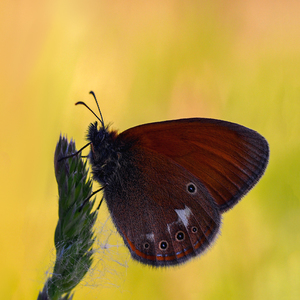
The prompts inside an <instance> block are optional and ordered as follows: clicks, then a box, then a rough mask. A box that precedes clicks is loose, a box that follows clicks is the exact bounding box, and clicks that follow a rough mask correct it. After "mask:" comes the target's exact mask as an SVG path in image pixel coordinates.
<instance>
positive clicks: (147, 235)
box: [145, 233, 154, 242]
mask: <svg viewBox="0 0 300 300" xmlns="http://www.w3.org/2000/svg"><path fill="white" fill-rule="evenodd" d="M145 236H146V239H147V240H148V241H152V242H154V233H147V234H145Z"/></svg>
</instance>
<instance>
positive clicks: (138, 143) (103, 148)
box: [76, 92, 269, 267]
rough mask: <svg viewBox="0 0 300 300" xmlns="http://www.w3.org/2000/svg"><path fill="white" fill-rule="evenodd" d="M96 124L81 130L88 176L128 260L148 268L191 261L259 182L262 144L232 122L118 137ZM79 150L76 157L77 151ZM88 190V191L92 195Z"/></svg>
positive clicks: (200, 121)
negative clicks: (84, 132)
mask: <svg viewBox="0 0 300 300" xmlns="http://www.w3.org/2000/svg"><path fill="white" fill-rule="evenodd" d="M90 93H91V94H92V95H93V96H94V99H95V101H96V104H97V106H98V110H99V114H100V116H99V117H98V116H97V115H96V114H95V113H94V112H93V111H92V110H91V109H90V108H89V107H88V106H87V105H86V104H85V103H84V102H77V103H76V104H82V105H85V106H86V107H87V108H88V109H89V110H90V111H91V112H92V113H93V114H94V115H95V116H96V117H97V119H98V121H99V124H98V121H95V122H94V123H91V124H90V126H89V128H88V133H87V140H88V144H87V145H86V146H84V147H83V148H82V149H84V148H85V147H87V146H90V148H91V150H90V153H89V155H88V159H89V161H90V164H91V169H92V176H93V179H94V180H95V181H97V182H98V183H99V184H100V185H101V188H100V189H99V190H97V191H96V192H98V191H100V190H103V197H104V199H105V201H106V204H107V206H108V210H109V212H110V214H111V217H112V220H113V223H114V225H115V226H116V228H117V230H118V232H119V233H120V235H121V236H122V238H123V240H124V243H125V245H126V246H127V247H128V249H129V251H130V253H131V256H132V258H133V259H135V260H137V261H139V262H141V263H144V264H147V265H152V266H155V267H163V266H172V265H178V264H180V263H183V262H186V261H188V260H190V259H191V258H192V257H195V256H197V255H199V254H200V253H202V252H203V251H204V250H205V249H207V248H208V246H210V245H211V244H212V243H213V241H214V239H215V237H216V235H217V234H218V232H219V231H220V224H221V214H222V213H223V212H225V211H227V210H229V209H231V208H232V207H233V206H234V205H235V204H237V203H238V201H239V200H240V199H241V198H242V197H243V196H244V195H245V194H246V193H247V192H248V191H249V190H250V189H251V188H253V186H254V185H255V184H256V183H257V182H258V180H259V179H260V178H261V176H262V175H263V173H264V171H265V169H266V166H267V164H268V159H269V146H268V143H267V141H266V140H265V138H264V137H262V136H261V135H260V134H258V133H257V132H256V131H254V130H251V129H249V128H246V127H244V126H241V125H238V124H234V123H231V122H226V121H221V120H215V119H206V118H191V119H179V120H172V121H164V122H156V123H150V124H144V125H140V126H136V127H133V128H130V129H128V130H125V131H124V132H122V133H120V134H118V133H117V132H116V131H114V130H110V129H109V127H108V126H105V124H104V121H103V117H102V114H101V110H100V108H99V104H98V102H97V99H96V96H95V94H94V93H93V92H90ZM82 149H80V150H79V151H78V152H80V151H82ZM96 192H95V193H96ZM95 193H93V194H95Z"/></svg>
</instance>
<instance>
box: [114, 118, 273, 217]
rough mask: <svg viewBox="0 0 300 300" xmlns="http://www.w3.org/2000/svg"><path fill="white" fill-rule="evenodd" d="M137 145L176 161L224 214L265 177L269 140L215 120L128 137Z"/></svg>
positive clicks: (145, 129)
mask: <svg viewBox="0 0 300 300" xmlns="http://www.w3.org/2000/svg"><path fill="white" fill-rule="evenodd" d="M119 139H120V140H123V141H127V143H130V141H131V142H133V143H134V144H138V145H139V146H140V147H143V148H147V149H149V150H152V151H153V152H155V153H159V154H162V155H165V156H167V157H168V158H170V159H171V160H172V161H173V162H174V163H176V164H178V165H180V166H182V167H183V168H184V169H186V170H188V171H189V172H190V173H191V174H193V175H194V176H195V177H196V178H197V179H198V180H199V181H200V182H201V183H202V184H203V185H204V187H205V188H206V189H207V190H208V191H209V193H210V194H211V196H212V197H213V199H214V201H215V202H216V203H217V205H218V207H219V210H220V212H224V211H226V210H228V209H230V208H232V207H233V206H234V205H235V204H236V203H237V202H238V201H239V200H240V199H241V197H242V196H243V195H245V194H246V193H247V192H248V191H249V190H250V189H251V188H252V187H253V186H254V185H255V184H256V182H257V181H258V180H259V179H260V177H261V176H262V175H263V173H264V171H265V168H266V166H267V163H268V158H269V146H268V143H267V141H266V140H265V139H264V138H263V137H262V136H261V135H260V134H258V133H257V132H255V131H253V130H251V129H248V128H246V127H244V126H241V125H238V124H234V123H230V122H225V121H221V120H214V119H204V118H195V119H181V120H174V121H165V122H158V123H151V124H145V125H140V126H137V127H133V128H131V129H128V130H126V131H124V132H122V133H121V134H120V135H119Z"/></svg>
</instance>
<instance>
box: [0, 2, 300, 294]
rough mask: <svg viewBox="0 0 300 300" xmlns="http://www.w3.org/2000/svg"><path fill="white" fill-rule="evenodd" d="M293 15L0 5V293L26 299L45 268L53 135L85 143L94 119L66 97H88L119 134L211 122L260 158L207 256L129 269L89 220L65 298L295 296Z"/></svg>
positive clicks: (237, 6) (296, 59)
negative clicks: (261, 167) (247, 138)
mask: <svg viewBox="0 0 300 300" xmlns="http://www.w3.org/2000/svg"><path fill="white" fill-rule="evenodd" d="M299 16H300V3H299V1H296V0H287V1H286V0H285V1H283V0H282V1H280V0H277V1H270V0H259V1H258V0H245V1H237V0H227V1H204V0H199V1H193V0H187V1H174V0H173V1H172V0H159V1H156V0H154V1H132V0H127V1H119V0H117V1H92V0H85V1H82V0H75V1H74V0H73V1H57V0H53V1H34V0H25V1H1V2H0V44H1V47H0V53H1V55H0V64H1V67H0V114H1V115H0V128H1V129H0V134H1V136H0V165H1V167H0V169H1V171H0V184H1V188H0V199H1V209H0V241H1V246H0V270H1V271H0V297H1V299H18V300H20V299H36V298H37V295H38V292H39V290H41V289H42V287H43V283H44V280H45V278H46V275H47V272H51V266H52V264H53V260H54V254H55V251H54V244H53V236H54V229H55V226H56V222H57V208H58V205H57V199H58V198H57V187H56V181H55V177H54V170H53V154H54V149H55V145H56V142H57V140H58V137H59V134H60V133H63V134H67V136H68V137H69V138H71V137H73V138H74V139H75V140H76V143H77V147H78V148H80V147H81V146H83V145H84V144H85V140H84V139H85V133H86V130H87V126H88V124H89V123H90V122H92V121H94V120H95V118H94V116H93V115H92V114H91V113H90V112H89V111H88V110H87V109H85V108H84V107H82V106H74V103H75V102H76V101H85V102H86V103H87V104H88V105H90V106H91V107H92V108H93V109H95V110H96V106H95V103H94V101H93V98H92V97H91V96H90V95H89V94H88V92H89V91H90V90H94V91H95V93H96V95H97V97H98V100H99V102H100V106H101V109H102V113H103V115H104V119H105V121H106V123H109V122H111V123H112V126H113V128H115V129H119V130H120V131H123V130H125V129H127V128H129V127H132V126H134V125H138V124H141V123H146V122H152V121H160V120H166V119H175V118H182V117H196V116H198V117H210V118H218V119H224V120H228V121H232V122H236V123H240V124H242V125H245V126H247V127H250V128H252V129H255V130H256V131H258V132H260V133H261V134H262V135H264V136H265V137H266V138H267V140H268V141H269V143H270V149H271V157H270V164H269V167H268V169H267V171H266V174H265V176H264V177H263V178H262V180H261V181H260V183H259V184H258V185H257V186H256V187H255V188H254V189H253V190H252V191H251V192H250V193H249V194H248V195H247V196H246V197H245V198H244V199H243V201H241V202H240V203H239V204H238V205H237V206H236V207H235V208H234V209H233V210H231V211H229V212H228V213H226V214H225V215H224V218H223V226H222V234H221V235H220V236H219V238H218V240H217V242H216V244H215V245H214V246H213V247H212V249H211V250H210V251H208V252H207V253H206V254H205V255H202V256H201V258H200V259H194V260H193V261H191V262H189V263H187V264H185V265H183V266H180V267H175V268H168V269H166V270H162V269H159V270H157V269H153V268H149V267H144V266H142V265H140V264H138V263H136V262H134V261H132V260H131V259H130V257H129V256H128V252H127V250H126V248H125V247H124V246H122V242H121V239H120V238H119V237H118V236H117V234H116V233H114V232H113V227H112V226H111V224H110V222H109V220H108V222H107V223H106V224H104V227H102V223H101V222H100V223H99V224H98V229H97V230H99V235H98V236H99V240H100V241H99V242H98V243H99V252H98V256H97V262H95V263H96V264H95V266H94V271H93V272H91V273H90V274H88V276H87V279H86V280H85V281H84V282H83V284H82V285H81V286H80V287H78V288H77V289H76V291H75V297H74V299H85V300H88V299H187V300H190V299H193V300H194V299H202V300H206V299H281V300H282V299H300V235H299V232H300V224H299V223H300V203H299V197H300V181H299V179H300V171H299V170H300V148H299V144H300V138H299V134H300V17H299ZM95 187H96V186H95ZM98 198H99V199H100V197H98ZM107 216H108V213H107V210H106V208H104V207H103V208H101V211H100V217H99V219H100V220H104V221H103V222H105V220H106V219H107ZM102 233H103V234H104V233H106V234H107V233H108V237H109V239H105V241H104V242H103V243H104V244H103V245H104V246H105V247H104V246H103V245H102V246H101V243H102V242H101V241H103V237H102V236H101V234H102ZM110 241H111V243H110Z"/></svg>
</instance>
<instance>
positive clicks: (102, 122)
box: [75, 91, 104, 128]
mask: <svg viewBox="0 0 300 300" xmlns="http://www.w3.org/2000/svg"><path fill="white" fill-rule="evenodd" d="M90 94H92V95H93V96H94V99H95V101H96V104H97V106H98V110H99V113H100V117H101V119H100V118H99V117H98V116H97V115H96V114H95V113H94V111H93V110H92V109H91V108H90V107H89V106H87V105H86V104H85V103H84V102H82V101H78V102H76V103H75V105H78V104H81V105H84V106H85V107H86V108H87V109H88V110H89V111H90V112H91V113H92V114H93V115H94V116H95V117H96V118H97V119H98V120H99V121H100V123H101V125H102V127H103V128H104V121H103V117H102V113H101V110H100V107H99V104H98V101H97V98H96V96H95V94H94V92H93V91H91V92H90Z"/></svg>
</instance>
